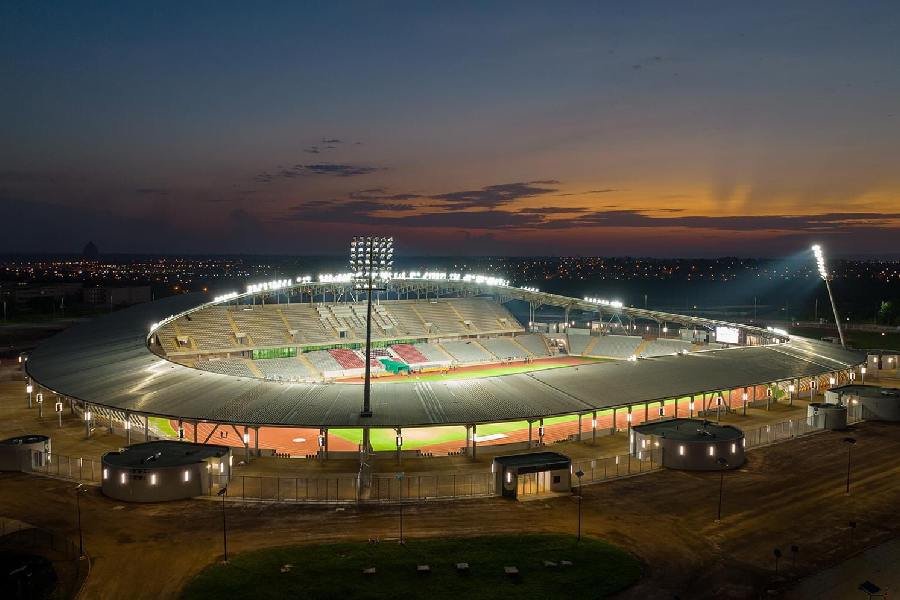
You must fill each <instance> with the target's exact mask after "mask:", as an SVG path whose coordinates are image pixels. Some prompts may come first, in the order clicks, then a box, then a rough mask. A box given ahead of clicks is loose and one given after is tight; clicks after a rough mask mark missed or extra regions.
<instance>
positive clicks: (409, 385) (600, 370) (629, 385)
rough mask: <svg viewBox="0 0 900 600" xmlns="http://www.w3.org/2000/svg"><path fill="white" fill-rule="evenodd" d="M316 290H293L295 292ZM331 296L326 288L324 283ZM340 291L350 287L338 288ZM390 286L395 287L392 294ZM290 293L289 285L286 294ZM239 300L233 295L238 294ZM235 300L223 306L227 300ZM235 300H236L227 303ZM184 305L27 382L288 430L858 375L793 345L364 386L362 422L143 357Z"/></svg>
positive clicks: (56, 347)
mask: <svg viewBox="0 0 900 600" xmlns="http://www.w3.org/2000/svg"><path fill="white" fill-rule="evenodd" d="M318 285H325V284H316V283H308V282H304V283H303V284H302V285H298V286H296V287H297V288H301V287H302V288H303V289H304V290H306V291H307V293H308V290H309V289H310V288H311V287H312V288H315V287H316V286H318ZM327 285H331V286H333V285H334V284H333V283H332V284H327ZM350 285H352V284H350ZM395 285H397V283H395ZM441 286H442V287H443V288H444V289H458V290H460V291H466V292H468V293H472V292H475V293H479V292H490V293H495V294H499V295H501V296H503V297H506V298H516V299H521V300H525V301H531V302H533V303H535V304H544V305H552V306H562V307H569V308H572V309H579V310H602V311H603V312H604V313H607V314H608V313H622V314H625V315H628V316H631V317H634V318H641V319H649V320H656V321H660V322H662V321H667V322H672V323H682V324H686V325H692V324H695V325H699V326H704V327H715V326H716V325H724V326H730V327H739V328H742V329H744V330H747V331H749V332H751V333H756V334H758V335H762V336H766V337H769V338H772V337H781V336H780V334H773V332H772V331H766V330H764V329H759V328H756V327H751V326H747V325H738V324H734V323H727V322H723V321H717V320H710V319H703V318H699V317H692V316H684V315H674V314H669V313H661V312H657V311H649V310H643V309H636V308H630V307H619V306H615V307H611V306H610V305H609V304H604V305H602V306H601V305H599V304H597V303H596V301H593V300H590V301H589V300H579V299H576V298H568V297H565V296H559V295H555V294H547V293H542V292H537V291H534V290H526V289H520V288H513V287H509V286H492V287H490V288H485V287H482V286H479V285H478V284H475V283H473V282H461V281H460V282H442V283H441ZM292 287H294V286H292ZM241 296H244V295H241ZM235 297H236V296H235V295H231V296H229V297H228V298H227V299H223V302H230V301H233V300H235ZM238 297H239V296H238ZM204 299H205V296H204V295H200V294H185V295H179V296H172V297H169V298H165V299H163V300H157V301H155V302H150V303H146V304H141V305H137V306H134V307H131V308H128V309H124V310H121V311H118V312H115V313H112V314H109V315H106V316H103V317H99V318H97V319H94V320H92V321H90V322H86V323H82V324H79V325H75V326H73V327H71V328H69V329H67V330H65V331H63V332H61V333H59V334H57V335H56V336H54V337H53V338H51V339H49V340H47V341H46V342H44V343H43V344H41V345H40V346H39V347H38V348H37V349H36V350H35V351H34V352H33V353H32V354H31V355H30V356H29V360H28V362H27V370H28V374H29V376H30V377H31V378H32V379H33V380H34V381H35V382H36V383H38V384H40V385H41V386H43V387H45V388H47V389H49V390H51V391H53V392H55V393H57V394H59V395H62V396H66V397H69V398H73V399H75V400H77V401H80V402H85V403H88V404H91V405H97V406H103V407H107V408H110V409H114V410H118V411H129V412H131V413H134V414H143V415H150V416H160V417H169V418H173V419H183V420H186V421H210V422H217V423H232V424H240V425H254V426H256V425H259V426H265V425H268V426H289V427H315V428H319V427H328V428H334V427H373V428H392V427H415V426H426V427H427V426H435V425H468V424H481V423H493V422H498V421H517V420H527V419H540V418H545V417H551V416H559V415H570V414H576V413H589V412H591V411H593V410H601V409H607V408H612V407H618V406H627V405H634V404H641V403H644V402H654V401H658V400H664V399H671V398H681V397H685V396H690V395H693V394H701V393H711V392H716V391H718V390H723V389H738V388H742V387H749V386H753V385H764V384H768V383H771V382H776V381H785V380H788V379H795V378H802V377H810V376H818V375H824V374H827V373H832V372H835V371H841V370H845V369H848V368H851V367H854V366H856V365H859V364H861V363H862V362H864V360H865V356H864V355H863V354H861V353H858V352H855V351H851V350H845V349H843V348H841V347H840V346H837V345H834V344H829V343H826V342H819V341H815V340H809V339H805V338H797V337H793V338H792V339H791V340H790V341H788V342H785V343H780V344H772V345H766V346H743V347H733V348H727V349H721V350H709V351H703V352H692V353H689V354H685V355H672V356H662V357H656V358H648V359H643V360H638V361H618V362H603V363H596V364H587V365H579V366H573V367H561V368H554V369H546V370H541V371H534V372H530V373H519V374H511V375H503V376H494V377H485V378H480V379H460V380H448V381H431V382H424V381H415V380H410V381H408V382H391V383H386V382H385V383H379V382H377V381H375V382H373V385H372V409H373V412H374V416H372V417H370V418H362V417H360V414H359V413H360V407H361V406H362V395H363V386H362V385H359V384H351V383H287V382H272V381H265V380H261V379H255V378H247V377H235V376H232V375H223V374H218V373H212V372H207V371H201V370H198V369H194V368H190V367H186V366H183V365H180V364H177V363H174V362H171V361H168V360H166V359H163V358H160V357H159V356H157V355H156V354H154V353H153V352H152V351H151V350H150V348H149V347H148V330H149V329H150V327H151V324H152V325H153V326H154V327H158V326H159V325H160V324H162V323H163V322H165V321H167V320H169V319H170V318H171V316H176V317H177V316H179V315H182V314H184V313H188V312H193V311H195V310H198V309H202V308H203V307H205V306H209V305H211V304H212V303H209V302H204Z"/></svg>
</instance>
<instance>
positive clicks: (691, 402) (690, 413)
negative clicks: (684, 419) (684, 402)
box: [688, 394, 694, 419]
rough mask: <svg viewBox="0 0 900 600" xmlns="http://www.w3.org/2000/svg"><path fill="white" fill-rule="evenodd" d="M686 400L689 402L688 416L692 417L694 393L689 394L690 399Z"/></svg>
mask: <svg viewBox="0 0 900 600" xmlns="http://www.w3.org/2000/svg"><path fill="white" fill-rule="evenodd" d="M688 402H690V404H688V416H689V417H690V418H692V419H693V418H694V395H693V394H691V399H690V400H689V401H688Z"/></svg>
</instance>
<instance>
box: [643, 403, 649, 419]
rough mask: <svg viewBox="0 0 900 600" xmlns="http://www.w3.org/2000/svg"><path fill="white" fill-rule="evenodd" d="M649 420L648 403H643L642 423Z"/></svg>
mask: <svg viewBox="0 0 900 600" xmlns="http://www.w3.org/2000/svg"><path fill="white" fill-rule="evenodd" d="M649 420H650V403H649V402H644V423H646V422H647V421H649Z"/></svg>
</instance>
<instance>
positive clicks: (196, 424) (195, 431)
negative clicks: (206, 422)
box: [194, 421, 200, 444]
mask: <svg viewBox="0 0 900 600" xmlns="http://www.w3.org/2000/svg"><path fill="white" fill-rule="evenodd" d="M198 429H200V421H194V443H195V444H196V443H197V430H198Z"/></svg>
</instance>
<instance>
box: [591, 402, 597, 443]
mask: <svg viewBox="0 0 900 600" xmlns="http://www.w3.org/2000/svg"><path fill="white" fill-rule="evenodd" d="M591 443H593V444H596V443H597V411H596V410H595V411H594V412H593V413H591Z"/></svg>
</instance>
